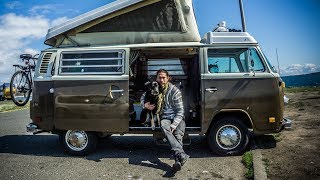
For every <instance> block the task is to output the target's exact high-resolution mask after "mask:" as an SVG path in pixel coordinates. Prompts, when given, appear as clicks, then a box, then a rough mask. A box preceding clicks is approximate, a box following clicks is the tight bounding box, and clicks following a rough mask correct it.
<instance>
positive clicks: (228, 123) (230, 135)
mask: <svg viewBox="0 0 320 180" xmlns="http://www.w3.org/2000/svg"><path fill="white" fill-rule="evenodd" d="M207 140H208V143H209V147H210V149H211V150H212V151H213V152H214V153H216V154H218V155H222V156H226V155H239V154H242V153H243V152H244V151H245V150H246V148H247V146H248V144H249V131H248V128H247V127H246V126H245V125H244V124H243V122H242V121H241V119H240V118H238V117H233V116H231V117H223V118H221V119H220V120H218V121H217V122H216V123H215V124H213V126H211V129H210V131H209V134H208V135H207Z"/></svg>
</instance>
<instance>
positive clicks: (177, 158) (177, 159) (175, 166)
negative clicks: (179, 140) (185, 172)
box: [172, 155, 182, 171]
mask: <svg viewBox="0 0 320 180" xmlns="http://www.w3.org/2000/svg"><path fill="white" fill-rule="evenodd" d="M174 161H175V162H174V164H173V165H172V168H173V170H174V171H180V170H181V166H182V165H181V162H180V155H175V156H174Z"/></svg>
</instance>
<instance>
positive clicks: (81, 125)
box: [54, 80, 129, 132]
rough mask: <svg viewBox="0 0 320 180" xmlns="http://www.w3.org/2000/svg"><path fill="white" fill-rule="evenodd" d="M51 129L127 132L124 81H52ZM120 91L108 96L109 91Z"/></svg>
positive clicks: (127, 110) (127, 109) (126, 82)
mask: <svg viewBox="0 0 320 180" xmlns="http://www.w3.org/2000/svg"><path fill="white" fill-rule="evenodd" d="M54 86H55V93H54V94H55V96H54V103H55V112H54V114H55V122H54V125H55V128H56V129H60V130H68V129H81V130H85V131H103V132H127V131H128V126H129V121H128V118H129V116H128V114H129V104H128V97H129V96H128V81H127V80H117V81H112V80H108V81H106V80H72V81H70V80H56V81H55V82H54ZM112 87H117V88H118V89H122V90H123V92H121V93H120V94H119V93H118V94H115V93H113V95H112V94H110V89H111V88H112Z"/></svg>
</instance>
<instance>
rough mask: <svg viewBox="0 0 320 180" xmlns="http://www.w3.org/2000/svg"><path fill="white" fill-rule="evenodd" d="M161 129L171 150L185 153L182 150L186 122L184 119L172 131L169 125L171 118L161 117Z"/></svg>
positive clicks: (176, 152)
mask: <svg viewBox="0 0 320 180" xmlns="http://www.w3.org/2000/svg"><path fill="white" fill-rule="evenodd" d="M160 123H161V129H162V132H163V133H164V135H165V136H166V138H167V140H168V142H169V144H170V146H171V150H173V151H174V152H175V155H176V154H179V153H185V152H184V150H183V142H182V140H183V135H184V132H185V129H186V123H185V122H184V120H182V121H181V122H180V123H179V125H178V126H177V129H176V130H175V131H174V132H173V133H172V132H171V128H170V125H171V123H172V120H168V119H162V120H161V122H160Z"/></svg>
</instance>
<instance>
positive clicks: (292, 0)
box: [0, 0, 320, 84]
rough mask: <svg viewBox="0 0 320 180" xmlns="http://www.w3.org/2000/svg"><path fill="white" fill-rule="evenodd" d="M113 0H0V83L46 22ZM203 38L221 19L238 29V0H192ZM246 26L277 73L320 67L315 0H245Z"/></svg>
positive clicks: (38, 45) (34, 47)
mask: <svg viewBox="0 0 320 180" xmlns="http://www.w3.org/2000/svg"><path fill="white" fill-rule="evenodd" d="M113 1H114V0H41V1H39V0H20V1H12V0H11V1H9V0H1V1H0V54H1V56H2V57H1V58H0V83H1V84H2V83H3V82H10V78H11V75H12V74H13V73H14V68H13V67H12V64H17V63H18V64H21V60H20V59H19V55H20V54H22V53H31V54H36V53H39V52H40V51H41V50H43V49H46V48H48V47H49V46H47V45H44V43H43V42H44V40H45V36H46V33H47V31H48V29H49V28H50V27H53V26H56V25H59V24H61V23H63V22H65V21H67V20H68V19H71V18H74V17H76V16H78V15H81V14H83V13H86V12H88V11H90V10H93V9H95V8H98V7H100V6H103V5H106V4H108V3H110V2H113ZM193 6H194V11H195V16H196V20H197V24H198V29H199V32H200V35H201V37H202V36H203V35H204V34H205V33H206V32H208V31H211V30H213V29H214V28H215V27H216V25H217V24H218V23H219V22H220V21H222V20H223V21H226V23H227V27H228V28H235V29H241V28H242V27H241V18H240V11H239V1H238V0H193ZM243 6H244V13H245V19H246V28H247V31H248V32H249V33H250V34H251V35H252V36H254V38H255V39H256V40H257V41H258V42H259V44H260V46H261V48H262V50H263V51H264V53H265V54H266V56H267V57H268V59H269V61H270V62H271V63H272V64H273V65H274V66H276V67H278V62H277V55H276V50H277V52H278V60H279V67H280V73H281V75H298V74H308V73H312V72H320V55H319V50H320V48H319V47H318V46H317V45H318V43H319V40H320V34H319V33H318V32H317V31H319V29H320V20H319V19H320V1H319V0H243Z"/></svg>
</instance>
